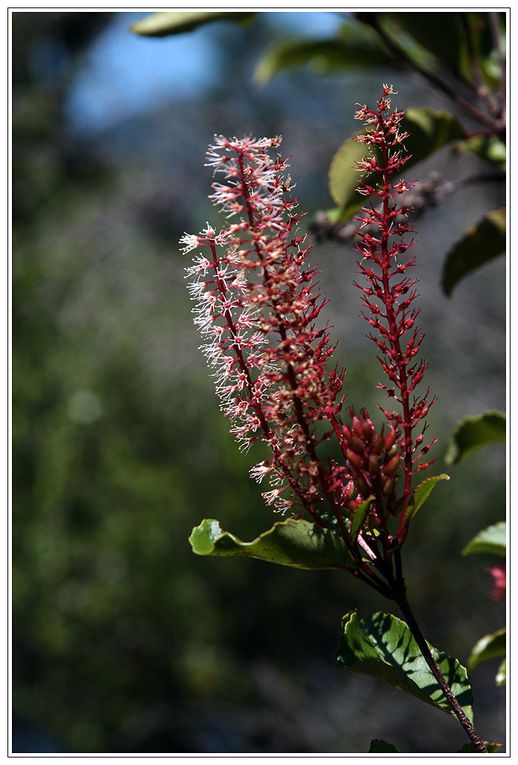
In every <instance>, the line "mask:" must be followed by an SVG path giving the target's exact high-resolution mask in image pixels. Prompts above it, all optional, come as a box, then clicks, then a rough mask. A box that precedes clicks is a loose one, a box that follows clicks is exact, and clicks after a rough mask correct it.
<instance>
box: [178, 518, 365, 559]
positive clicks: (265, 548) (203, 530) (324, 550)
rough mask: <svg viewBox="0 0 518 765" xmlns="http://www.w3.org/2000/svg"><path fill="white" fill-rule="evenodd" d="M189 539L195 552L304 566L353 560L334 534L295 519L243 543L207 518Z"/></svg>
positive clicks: (193, 531) (275, 524)
mask: <svg viewBox="0 0 518 765" xmlns="http://www.w3.org/2000/svg"><path fill="white" fill-rule="evenodd" d="M189 542H190V543H191V547H192V549H193V552H195V553H196V554H197V555H217V556H222V557H236V556H237V557H248V558H257V559H258V560H263V561H266V562H268V563H277V564H279V565H281V566H292V567H294V568H303V569H322V568H344V566H346V565H347V564H348V563H350V562H351V560H352V559H351V558H350V556H349V553H348V551H347V547H346V545H345V542H344V541H343V540H342V538H341V537H339V536H338V535H337V534H335V533H334V532H332V531H330V530H329V529H323V528H321V527H320V526H317V525H316V524H314V523H309V521H305V520H296V519H295V518H288V520H286V521H280V522H278V523H274V525H273V526H272V528H271V529H269V530H268V531H265V532H264V533H263V534H261V535H260V536H258V537H257V538H256V539H253V540H252V541H251V542H242V541H241V540H240V539H238V538H237V537H236V536H234V535H233V534H230V533H229V532H228V531H223V529H222V528H221V526H220V525H219V522H218V521H216V520H213V519H210V518H209V519H205V520H204V521H202V522H201V523H200V525H199V526H196V527H195V528H194V529H193V530H192V533H191V536H190V537H189Z"/></svg>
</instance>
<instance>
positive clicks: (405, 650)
mask: <svg viewBox="0 0 518 765" xmlns="http://www.w3.org/2000/svg"><path fill="white" fill-rule="evenodd" d="M342 629H343V635H342V638H341V641H340V648H339V651H338V665H339V666H341V667H344V668H345V669H349V670H352V671H354V672H360V673H362V674H364V675H369V676H371V677H377V678H379V679H381V680H385V681H386V682H388V683H390V684H391V685H393V686H394V687H395V688H399V689H400V690H402V691H405V693H409V694H411V695H412V696H415V697H416V698H418V699H421V700H422V701H425V702H426V703H427V704H431V705H432V706H434V707H436V708H437V709H442V710H444V711H445V712H448V713H449V714H452V715H453V712H452V711H451V708H450V705H449V703H448V700H447V699H446V697H445V696H444V693H443V691H442V689H441V687H440V686H439V685H438V683H437V681H436V679H435V678H434V676H433V674H432V672H431V670H430V668H429V667H428V664H427V663H426V661H425V659H424V657H423V655H422V653H421V651H420V650H419V647H418V645H417V643H416V642H415V640H414V638H413V637H412V634H411V632H410V630H409V628H408V627H407V625H406V624H405V622H403V621H401V619H398V618H396V617H395V616H392V614H385V613H375V614H372V615H371V616H369V617H367V618H366V619H362V620H360V619H359V618H358V615H357V613H356V611H351V612H350V613H348V614H346V615H345V616H344V618H343V620H342ZM430 650H431V652H432V655H433V657H434V659H435V660H436V662H437V663H438V665H439V668H440V670H441V672H442V674H443V675H444V677H445V679H446V682H447V683H448V685H449V686H450V688H451V689H452V691H453V693H454V695H455V697H456V699H457V701H458V702H459V704H460V705H461V707H462V708H463V710H464V712H465V714H466V716H467V717H468V718H469V719H470V720H473V710H472V707H471V705H472V703H473V701H472V696H471V685H470V683H469V680H468V673H467V671H466V669H465V667H463V666H462V665H461V664H460V663H459V662H458V661H457V659H452V658H451V657H450V656H448V655H447V654H446V653H444V652H443V651H439V650H437V649H436V648H433V647H432V646H430Z"/></svg>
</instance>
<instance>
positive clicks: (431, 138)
mask: <svg viewBox="0 0 518 765" xmlns="http://www.w3.org/2000/svg"><path fill="white" fill-rule="evenodd" d="M402 129H403V130H408V131H409V132H410V133H411V135H410V137H409V138H407V139H406V140H405V148H406V149H407V151H408V153H409V154H411V155H412V156H411V158H410V159H409V160H408V162H407V163H406V164H405V168H404V174H405V175H407V173H408V169H409V168H410V167H412V165H416V164H417V163H418V162H421V161H422V160H423V159H426V158H427V157H428V156H430V155H431V154H433V153H434V152H436V151H439V150H440V149H442V148H443V147H444V146H446V145H447V144H448V143H450V142H451V141H454V140H457V139H459V138H461V137H463V136H464V129H463V128H462V126H461V125H460V123H459V122H458V120H457V119H456V117H454V116H453V115H452V114H450V113H449V112H443V111H438V110H437V109H428V108H420V109H414V108H412V109H408V110H407V113H406V117H405V119H404V122H403V125H402ZM364 132H365V130H364V129H362V130H359V131H357V132H356V133H354V135H353V136H351V137H350V138H348V139H347V140H346V141H344V143H343V144H342V145H341V146H340V148H339V149H338V151H337V152H336V153H335V155H334V156H333V159H332V160H331V165H330V167H329V192H330V194H331V196H332V197H333V199H334V201H335V202H336V204H337V205H339V207H340V208H341V210H342V213H341V221H345V220H348V217H352V215H354V214H355V213H356V211H357V210H358V209H359V208H360V207H361V206H362V205H363V204H365V199H364V198H362V199H361V200H358V198H357V196H356V193H355V192H356V188H357V186H358V180H359V178H360V176H359V174H358V172H357V171H355V170H354V163H355V162H358V161H359V160H360V159H362V157H363V156H364V155H365V154H367V153H368V149H370V147H366V146H365V144H363V143H358V141H355V140H354V137H355V136H358V135H361V134H362V133H364ZM363 180H365V181H366V182H367V183H368V176H365V177H364V178H363ZM347 208H349V210H348V217H346V215H344V213H345V210H346V209H347Z"/></svg>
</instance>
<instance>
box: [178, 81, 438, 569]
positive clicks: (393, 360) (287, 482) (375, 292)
mask: <svg viewBox="0 0 518 765" xmlns="http://www.w3.org/2000/svg"><path fill="white" fill-rule="evenodd" d="M391 93H392V90H391V88H389V87H386V86H385V87H384V92H383V96H382V97H381V98H380V100H379V101H378V104H377V110H376V111H371V110H369V109H368V108H367V107H366V106H364V107H361V108H360V109H359V110H358V112H357V115H356V116H357V117H358V118H361V119H363V120H364V121H365V122H366V124H367V126H368V130H366V131H365V132H364V133H363V134H362V135H361V136H359V139H358V140H361V141H362V142H363V143H365V144H367V145H370V146H371V149H372V153H371V154H370V155H368V156H367V157H365V158H364V159H363V160H362V161H361V162H359V163H358V169H360V170H362V171H363V172H366V173H368V174H369V176H368V178H367V179H366V180H365V182H363V183H362V184H361V186H360V188H359V191H360V193H361V194H364V195H365V196H368V197H370V198H371V199H372V198H374V199H375V200H376V199H377V200H378V201H377V202H372V201H370V202H369V203H368V204H367V206H366V208H365V209H364V211H363V213H362V215H361V216H360V218H359V220H360V223H361V225H362V230H361V231H360V233H359V247H358V251H359V252H360V254H361V257H362V260H361V262H360V264H359V270H360V272H361V273H362V274H363V276H365V277H366V278H367V280H368V284H367V285H364V286H362V290H363V302H364V306H365V308H366V310H367V311H368V316H367V319H368V321H369V323H370V324H371V326H372V328H373V330H375V333H373V334H372V335H371V338H372V339H373V341H374V342H375V343H376V345H377V347H378V349H379V351H380V355H379V356H378V358H379V361H380V363H381V365H382V368H383V370H384V372H385V373H386V375H387V377H388V379H389V382H388V384H383V385H382V386H380V387H382V388H384V389H385V391H386V392H387V394H388V395H389V396H391V397H392V398H393V399H394V400H395V401H397V402H398V403H399V404H400V405H401V411H388V410H386V409H383V412H384V414H385V416H386V419H387V420H388V422H386V423H385V425H384V426H383V427H382V429H381V431H377V430H376V427H375V425H374V423H373V422H372V420H371V419H370V417H369V415H368V412H367V411H366V410H365V409H361V410H360V412H359V414H358V415H356V414H355V413H354V411H353V410H352V409H350V410H349V419H348V421H347V424H344V422H343V420H342V407H343V401H344V398H345V395H344V392H343V380H344V372H343V371H341V370H338V369H337V367H336V366H334V367H333V362H332V356H333V352H334V349H335V346H334V345H333V343H332V342H331V340H330V334H329V327H328V326H327V325H326V324H324V323H322V322H321V320H320V314H321V311H322V308H323V307H324V306H325V304H326V302H327V301H326V300H325V299H324V298H323V297H322V295H321V294H320V293H319V291H318V288H317V283H316V276H317V272H316V270H315V269H314V268H312V267H310V266H309V265H308V263H307V256H308V253H309V250H310V247H309V246H307V244H306V236H305V235H304V234H301V233H300V232H299V230H298V223H299V220H300V219H301V217H302V214H301V213H300V212H298V211H297V200H296V199H295V198H294V197H293V196H292V195H291V192H292V188H293V186H292V183H291V179H290V177H289V175H288V173H287V169H288V165H287V162H286V160H284V159H283V158H282V157H281V156H279V155H278V154H276V153H275V152H274V150H276V149H277V148H278V147H279V145H280V142H281V139H280V138H279V137H275V138H261V139H259V140H257V139H254V138H248V137H245V138H239V139H238V138H232V139H229V138H225V137H224V136H216V138H215V142H214V144H213V145H212V146H210V147H209V151H208V153H207V165H208V166H210V167H211V168H213V171H214V175H215V180H214V182H213V184H212V194H211V195H210V199H211V200H212V202H213V203H214V205H215V206H216V207H217V208H219V210H220V211H222V212H223V213H224V214H225V216H226V218H227V224H226V225H225V227H224V228H223V229H222V230H220V231H217V230H216V229H215V228H213V227H212V226H211V225H210V224H208V223H207V226H206V228H205V229H204V230H203V231H201V232H200V233H199V234H185V235H184V236H183V237H182V240H181V243H182V245H183V251H184V252H190V251H196V255H195V258H194V261H193V265H192V266H191V267H190V268H188V269H187V273H188V276H189V277H190V279H191V282H190V285H189V290H190V293H191V297H192V299H193V300H194V301H195V303H196V306H195V308H194V309H193V312H194V314H195V318H194V321H195V324H196V325H197V326H198V328H199V330H200V332H201V335H202V337H203V340H204V343H203V345H202V351H203V353H204V355H205V357H206V359H207V363H208V365H209V367H210V368H211V369H212V370H213V376H214V378H215V382H216V391H217V394H218V396H219V398H220V402H221V408H222V410H223V412H224V414H225V415H226V416H227V417H229V418H230V419H231V421H232V433H233V434H234V436H235V437H236V439H237V440H238V442H239V444H240V445H241V448H243V449H248V448H249V446H250V445H251V444H252V443H254V442H257V441H259V442H263V443H265V444H267V446H268V447H269V454H270V456H269V457H268V458H267V459H265V460H263V461H261V462H259V463H258V464H256V465H255V466H254V467H253V468H252V469H251V471H250V475H251V476H252V478H254V479H255V480H256V481H258V483H262V482H263V480H264V479H265V478H267V480H268V483H269V486H268V487H267V488H266V490H265V491H264V492H263V498H264V500H265V502H266V504H267V505H270V506H272V507H273V508H274V509H275V510H277V511H279V512H286V511H288V510H291V511H292V512H295V510H296V508H300V509H303V510H305V511H307V512H308V513H309V514H310V515H311V517H312V518H313V519H314V520H315V522H316V523H318V524H320V525H322V526H326V527H331V528H336V529H338V530H339V531H340V532H341V533H342V535H343V536H344V538H345V539H346V541H347V543H348V545H349V546H350V549H351V550H352V552H353V553H354V554H355V556H358V551H357V549H356V548H355V546H354V541H355V540H356V538H358V540H359V544H360V546H363V549H364V550H365V545H366V544H367V541H368V540H370V542H372V543H373V544H374V545H376V543H377V541H376V540H377V538H378V536H379V534H380V533H382V534H383V543H384V545H385V544H387V545H388V546H389V547H390V545H391V544H393V543H394V544H396V545H397V544H400V543H401V542H402V541H403V539H404V534H405V530H406V525H405V514H406V509H407V506H408V502H409V499H410V495H411V480H412V476H413V474H414V473H415V472H416V471H417V470H419V469H422V468H423V467H426V466H427V465H426V463H423V462H422V457H423V455H424V454H426V452H427V451H428V449H429V448H430V445H431V444H427V445H423V443H422V442H423V438H424V435H423V434H424V428H423V432H421V433H420V434H419V435H418V436H417V437H414V429H415V428H416V427H417V426H418V425H419V423H421V422H422V421H423V419H424V417H425V416H426V414H427V412H428V409H429V407H430V405H431V404H432V403H433V400H432V401H431V400H430V399H429V393H428V391H427V392H426V393H425V394H424V395H421V396H417V395H416V394H415V393H414V390H415V388H416V386H417V385H418V384H419V383H420V381H421V379H422V377H423V374H424V371H425V368H426V363H425V362H424V361H417V360H416V355H417V354H418V352H419V348H420V345H421V341H422V335H421V334H420V332H419V331H418V330H417V329H416V328H415V326H414V325H415V320H416V317H417V315H418V311H417V309H415V308H413V307H412V304H413V301H414V299H415V291H414V290H413V287H414V285H415V280H412V279H410V278H409V277H408V276H407V275H406V271H407V269H408V268H409V267H410V266H412V265H413V262H414V261H413V259H410V260H407V261H406V262H401V261H398V258H400V257H401V256H402V255H403V254H404V253H405V252H406V250H407V249H408V248H409V247H410V245H411V244H412V242H411V241H404V239H403V237H404V235H405V234H407V233H408V232H409V231H410V227H409V226H408V225H407V224H406V222H404V218H403V220H402V217H401V216H404V214H405V212H406V211H405V210H404V209H403V208H402V207H398V206H397V205H396V204H394V203H393V198H394V197H396V196H397V195H399V194H402V193H403V192H405V191H407V190H408V188H409V186H408V184H406V183H405V182H404V181H402V180H396V181H393V180H392V176H393V175H394V174H397V173H399V171H400V170H401V168H402V167H403V165H404V164H405V162H406V161H407V159H408V156H406V155H405V153H404V151H403V148H402V143H403V141H404V139H405V138H406V137H407V133H405V132H402V130H401V122H402V119H403V112H398V111H393V112H392V113H389V107H390V98H389V96H390V94H391ZM376 175H377V176H378V178H379V180H378V181H377V182H371V179H372V178H373V177H375V176H376ZM329 439H334V442H335V447H336V452H335V454H334V456H333V457H331V458H329V459H327V460H324V459H323V458H322V456H321V448H320V447H321V443H322V441H324V440H325V441H328V440H329ZM338 455H339V456H338ZM400 475H403V477H404V487H403V488H402V491H403V497H402V500H403V502H401V498H399V499H398V496H397V492H398V490H399V487H398V477H399V476H400ZM366 507H368V509H367V511H365V508H366ZM400 508H402V511H401V515H400V528H399V530H398V535H397V537H393V536H392V535H391V532H390V531H389V528H388V523H389V520H390V517H391V516H392V515H394V514H396V513H397V512H398V511H399V509H400ZM356 513H360V516H356V522H355V514H356ZM360 521H361V522H360ZM360 527H361V528H360ZM352 528H354V529H355V532H357V531H358V528H360V533H359V534H355V535H353V534H351V529H352ZM366 540H367V541H366Z"/></svg>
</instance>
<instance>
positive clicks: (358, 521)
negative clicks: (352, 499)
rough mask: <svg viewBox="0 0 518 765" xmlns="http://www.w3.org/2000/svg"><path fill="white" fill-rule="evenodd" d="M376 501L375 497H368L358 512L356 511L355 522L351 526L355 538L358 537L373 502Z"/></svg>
mask: <svg viewBox="0 0 518 765" xmlns="http://www.w3.org/2000/svg"><path fill="white" fill-rule="evenodd" d="M373 499H374V497H373V496H370V497H367V499H366V500H365V501H364V502H362V503H361V505H359V506H358V507H357V508H356V510H355V511H354V515H353V520H352V524H351V534H352V536H353V537H356V535H357V533H358V532H359V530H360V528H361V525H362V523H363V521H364V520H365V516H366V515H367V513H368V512H369V507H370V506H371V502H372V500H373Z"/></svg>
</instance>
